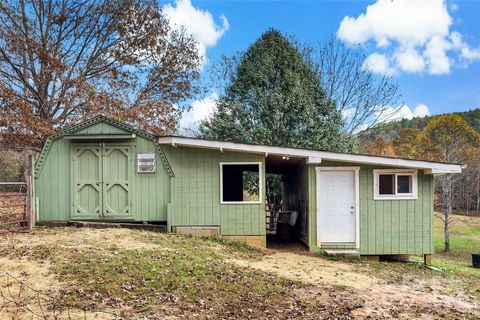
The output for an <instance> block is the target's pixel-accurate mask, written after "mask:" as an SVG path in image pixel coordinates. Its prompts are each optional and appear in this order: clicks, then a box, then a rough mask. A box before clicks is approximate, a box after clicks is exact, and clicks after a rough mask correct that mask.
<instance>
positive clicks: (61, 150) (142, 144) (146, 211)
mask: <svg viewBox="0 0 480 320" xmlns="http://www.w3.org/2000/svg"><path fill="white" fill-rule="evenodd" d="M119 130H120V131H119ZM87 131H88V133H89V134H101V133H124V132H126V131H124V130H122V129H119V128H116V127H114V126H112V125H110V124H107V123H97V124H94V125H92V126H91V127H88V128H85V129H83V130H80V131H77V132H76V134H85V133H87ZM71 143H72V142H71V141H70V140H66V139H63V138H60V139H58V140H55V141H53V142H52V145H51V147H50V149H49V152H48V154H47V156H46V158H45V160H44V164H43V168H42V170H41V171H40V172H39V173H38V176H37V178H36V193H37V195H36V196H37V197H38V199H39V214H40V221H65V220H69V219H70V213H71V210H72V201H71V187H72V185H71V183H72V180H71V172H70V168H71V159H72V155H71V154H70V153H71V151H70V148H71ZM89 143H90V144H91V142H89ZM107 144H108V142H107ZM124 144H128V145H131V146H132V150H133V152H132V154H133V155H134V157H132V161H131V162H132V163H131V165H132V173H133V176H132V182H131V183H132V185H131V190H132V207H133V217H134V220H135V221H166V220H167V204H168V203H169V202H170V190H171V184H170V177H169V176H168V174H167V172H166V171H165V169H164V166H163V164H162V162H161V160H160V157H159V155H158V154H157V172H156V173H155V174H138V173H137V172H136V154H137V153H138V152H152V151H155V150H156V149H155V145H154V143H153V142H152V141H150V140H148V139H145V138H143V137H138V136H137V137H136V138H135V139H132V140H128V141H126V142H125V143H124Z"/></svg>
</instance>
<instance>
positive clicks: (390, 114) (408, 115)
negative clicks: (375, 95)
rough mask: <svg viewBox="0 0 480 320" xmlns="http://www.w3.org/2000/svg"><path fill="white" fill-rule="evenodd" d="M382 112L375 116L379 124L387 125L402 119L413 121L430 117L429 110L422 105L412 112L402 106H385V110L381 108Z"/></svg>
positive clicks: (404, 105)
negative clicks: (417, 118)
mask: <svg viewBox="0 0 480 320" xmlns="http://www.w3.org/2000/svg"><path fill="white" fill-rule="evenodd" d="M381 109H382V112H381V113H380V112H379V113H378V114H377V117H378V122H379V123H387V122H392V121H398V120H402V119H413V118H416V117H421V118H423V117H426V116H429V115H430V110H428V107H427V106H426V105H424V104H419V105H417V106H416V107H415V108H413V110H412V109H411V108H410V107H409V106H407V105H406V104H403V105H401V106H399V107H396V108H395V107H391V106H387V107H386V108H381Z"/></svg>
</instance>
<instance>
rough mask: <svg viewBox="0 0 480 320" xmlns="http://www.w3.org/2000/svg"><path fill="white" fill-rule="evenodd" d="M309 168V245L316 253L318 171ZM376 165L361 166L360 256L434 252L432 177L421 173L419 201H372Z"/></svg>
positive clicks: (351, 164)
mask: <svg viewBox="0 0 480 320" xmlns="http://www.w3.org/2000/svg"><path fill="white" fill-rule="evenodd" d="M321 166H327V167H328V166H358V165H357V164H353V163H339V162H327V161H325V162H322V164H321ZM315 167H316V166H315V165H310V166H309V175H308V178H309V184H308V185H309V189H310V190H309V197H310V199H309V209H308V212H309V219H310V223H311V224H312V225H311V226H310V228H309V232H310V234H309V237H308V239H309V245H310V247H311V248H312V250H317V249H318V248H317V234H316V216H317V212H316V172H315ZM374 169H386V168H385V167H376V166H373V165H362V166H360V174H359V177H360V181H359V186H360V190H359V198H360V253H361V254H364V255H381V254H429V253H433V235H432V232H433V227H432V216H433V193H432V192H433V191H432V189H433V176H432V175H424V174H423V171H421V170H419V172H418V199H417V200H373V193H374V190H373V188H374V186H373V170H374Z"/></svg>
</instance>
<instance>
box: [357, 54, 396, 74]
mask: <svg viewBox="0 0 480 320" xmlns="http://www.w3.org/2000/svg"><path fill="white" fill-rule="evenodd" d="M363 67H364V68H366V69H368V70H371V71H373V72H375V73H380V74H386V75H393V74H394V73H395V70H394V69H393V68H392V67H390V62H389V61H388V58H387V57H386V56H385V55H383V54H379V53H376V52H374V53H372V54H371V55H369V56H368V57H367V59H366V60H365V62H364V63H363Z"/></svg>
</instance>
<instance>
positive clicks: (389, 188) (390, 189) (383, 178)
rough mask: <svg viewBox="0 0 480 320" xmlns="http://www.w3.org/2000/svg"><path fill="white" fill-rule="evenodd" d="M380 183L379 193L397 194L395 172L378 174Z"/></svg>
mask: <svg viewBox="0 0 480 320" xmlns="http://www.w3.org/2000/svg"><path fill="white" fill-rule="evenodd" d="M378 180H379V185H378V193H379V194H395V193H394V190H395V175H393V174H380V175H378Z"/></svg>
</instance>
